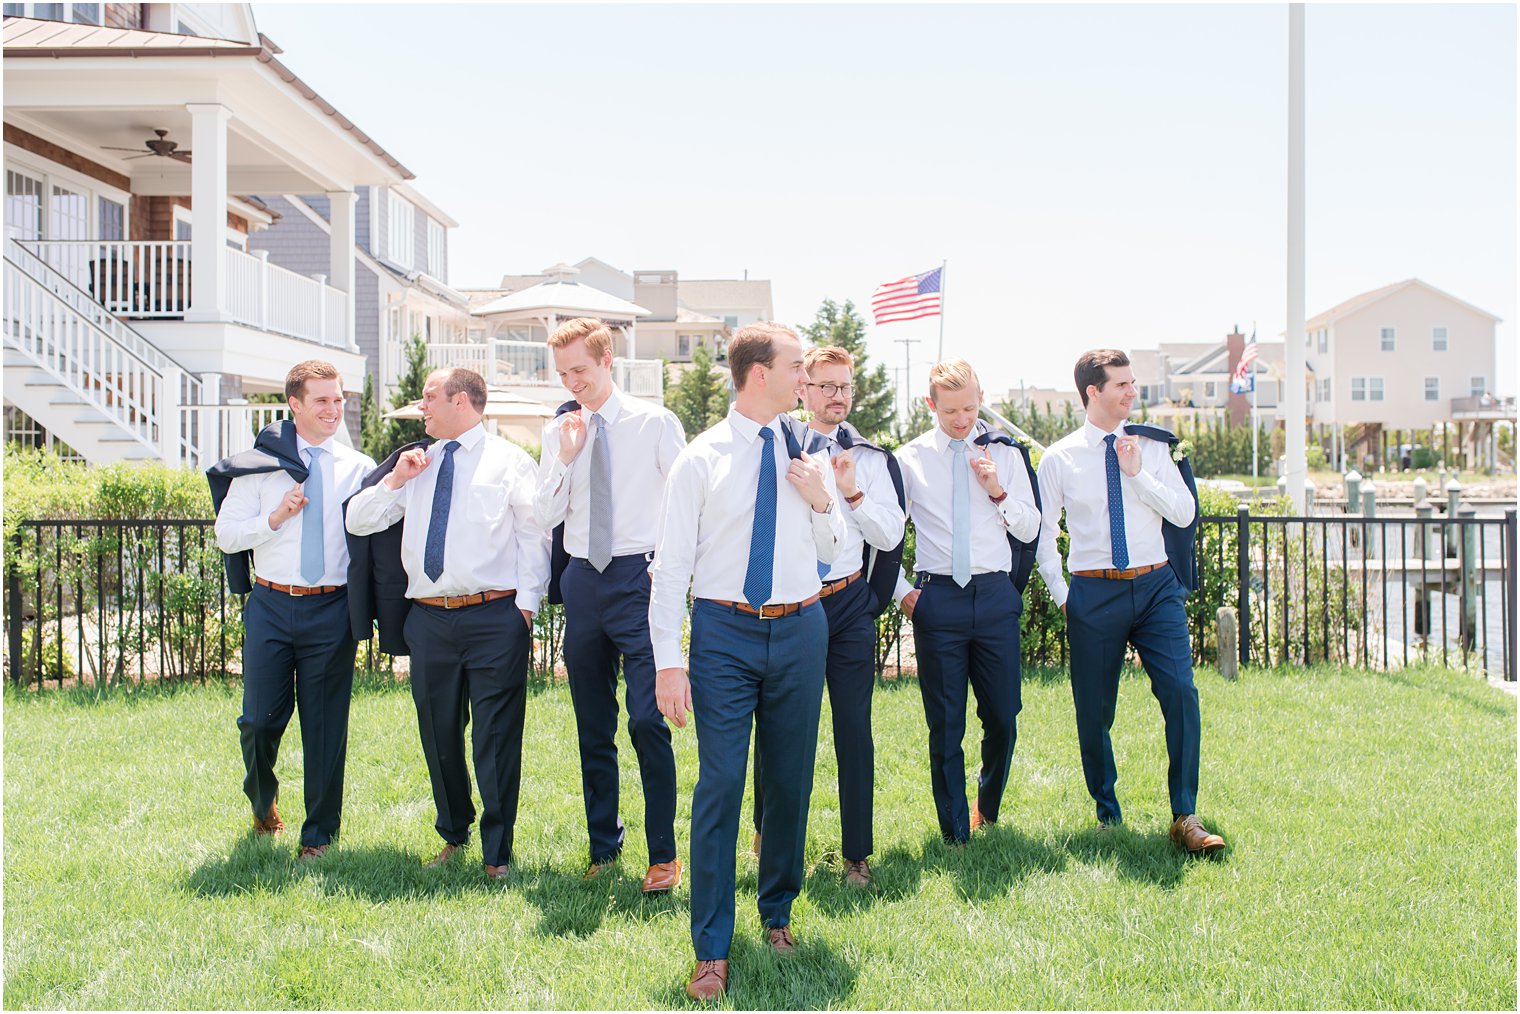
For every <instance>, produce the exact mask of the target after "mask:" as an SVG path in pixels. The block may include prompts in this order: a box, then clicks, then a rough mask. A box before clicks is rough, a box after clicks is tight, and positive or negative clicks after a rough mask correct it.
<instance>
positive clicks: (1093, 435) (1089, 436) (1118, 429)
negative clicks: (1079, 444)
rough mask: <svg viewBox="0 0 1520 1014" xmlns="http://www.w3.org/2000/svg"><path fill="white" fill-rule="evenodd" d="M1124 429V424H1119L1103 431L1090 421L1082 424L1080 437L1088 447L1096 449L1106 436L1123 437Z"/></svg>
mask: <svg viewBox="0 0 1520 1014" xmlns="http://www.w3.org/2000/svg"><path fill="white" fill-rule="evenodd" d="M1124 427H1125V423H1123V422H1121V423H1120V424H1119V425H1117V426H1115V427H1114V428H1113V429H1112V430H1104V429H1099V428H1098V427H1097V426H1095V425H1094V424H1093V423H1092V421H1091V420H1088V421H1086V422H1084V423H1083V424H1082V436H1083V438H1084V439H1085V440H1086V441H1087V446H1088V447H1097V446H1099V445H1101V444H1102V443H1103V438H1104V437H1106V436H1108V435H1109V434H1110V433H1112V434H1114V435H1115V436H1120V437H1122V436H1124Z"/></svg>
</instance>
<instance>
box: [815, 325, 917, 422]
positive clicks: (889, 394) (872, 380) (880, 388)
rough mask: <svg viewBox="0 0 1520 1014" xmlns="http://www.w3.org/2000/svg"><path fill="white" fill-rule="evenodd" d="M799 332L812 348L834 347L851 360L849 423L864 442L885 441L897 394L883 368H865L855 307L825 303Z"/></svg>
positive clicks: (863, 337)
mask: <svg viewBox="0 0 1520 1014" xmlns="http://www.w3.org/2000/svg"><path fill="white" fill-rule="evenodd" d="M800 330H801V331H802V334H803V336H804V337H806V338H807V340H808V341H809V342H811V343H812V344H814V345H837V346H839V347H840V348H842V349H844V350H846V351H847V352H849V353H850V355H851V356H853V357H854V359H855V381H854V383H855V397H854V404H853V407H851V409H850V423H851V425H853V426H854V427H855V428H856V429H857V430H859V431H860V434H861V436H863V437H865V438H866V439H867V440H879V439H880V438H882V437H885V436H886V435H887V434H888V433H889V432H890V431H891V427H892V420H893V417H894V416H895V415H896V411H895V409H894V408H893V405H892V402H893V401H894V400H895V398H896V392H895V391H894V390H893V388H892V385H891V383H890V382H889V381H888V380H887V368H886V367H885V366H881V365H878V366H877V367H876V368H875V369H874V370H873V369H871V368H870V367H869V366H868V365H867V362H868V360H869V357H868V356H867V355H866V322H865V320H864V319H863V318H862V317H861V316H860V314H859V313H857V312H856V311H855V304H854V303H853V302H852V301H850V300H848V299H847V300H845V301H844V304H843V305H840V304H838V303H835V302H834V301H833V300H832V299H825V300H824V301H823V305H821V306H820V307H819V308H818V314H817V316H815V317H814V318H813V322H812V323H811V324H804V325H803V326H802V328H801V329H800Z"/></svg>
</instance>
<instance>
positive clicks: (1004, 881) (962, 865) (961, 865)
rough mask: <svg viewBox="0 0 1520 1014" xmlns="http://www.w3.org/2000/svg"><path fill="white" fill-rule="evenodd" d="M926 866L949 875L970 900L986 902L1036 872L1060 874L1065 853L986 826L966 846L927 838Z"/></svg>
mask: <svg viewBox="0 0 1520 1014" xmlns="http://www.w3.org/2000/svg"><path fill="white" fill-rule="evenodd" d="M923 854H924V858H923V866H924V867H925V868H927V869H934V870H939V871H940V872H942V873H947V874H949V875H950V878H951V879H952V880H953V881H954V882H955V888H956V891H957V892H959V894H960V895H961V897H962V898H965V899H966V900H967V901H986V900H988V899H991V898H996V897H1000V896H1002V895H1005V894H1007V893H1008V892H1009V890H1010V889H1012V887H1013V886H1014V885H1015V884H1017V883H1018V882H1019V881H1021V880H1023V879H1025V878H1026V877H1028V876H1030V875H1031V874H1034V873H1059V872H1061V871H1062V870H1064V869H1065V868H1066V853H1065V852H1062V851H1060V850H1058V849H1053V848H1051V847H1050V846H1049V845H1046V844H1045V843H1044V842H1042V841H1039V840H1037V839H1035V838H1031V837H1029V836H1028V835H1027V834H1024V833H1023V832H1022V831H1019V830H1017V829H1016V828H1012V827H1006V826H1004V825H1002V824H993V825H992V826H991V827H984V828H982V829H981V830H980V831H978V832H977V833H975V834H973V835H972V836H971V840H970V841H969V842H967V843H966V844H965V845H951V844H950V843H948V842H946V841H945V840H944V839H943V838H941V837H940V836H939V835H937V834H935V835H931V836H929V837H927V838H925V839H924V850H923Z"/></svg>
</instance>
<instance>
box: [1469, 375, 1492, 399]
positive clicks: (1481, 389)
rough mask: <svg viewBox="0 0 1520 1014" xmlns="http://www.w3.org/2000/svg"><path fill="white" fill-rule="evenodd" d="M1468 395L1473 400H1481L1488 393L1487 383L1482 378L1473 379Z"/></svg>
mask: <svg viewBox="0 0 1520 1014" xmlns="http://www.w3.org/2000/svg"><path fill="white" fill-rule="evenodd" d="M1469 393H1470V394H1471V395H1472V396H1473V397H1474V398H1481V397H1483V396H1484V395H1485V394H1487V393H1488V382H1487V381H1486V380H1485V379H1484V378H1483V377H1473V378H1472V386H1471V387H1470V388H1469Z"/></svg>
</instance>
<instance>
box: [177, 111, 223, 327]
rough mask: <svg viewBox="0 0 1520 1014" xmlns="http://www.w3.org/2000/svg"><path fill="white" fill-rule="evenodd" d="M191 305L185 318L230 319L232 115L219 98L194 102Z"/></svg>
mask: <svg viewBox="0 0 1520 1014" xmlns="http://www.w3.org/2000/svg"><path fill="white" fill-rule="evenodd" d="M185 108H186V109H187V110H189V111H190V146H191V150H192V151H193V152H194V153H195V158H194V161H192V162H191V163H190V306H189V307H188V308H186V310H185V319H186V320H225V319H226V314H225V313H224V312H223V307H224V305H225V300H224V298H223V294H224V292H225V291H226V287H227V257H226V254H225V253H223V251H224V250H225V249H226V247H227V240H226V239H225V235H226V232H227V121H228V120H229V119H231V118H232V111H231V110H230V109H228V108H227V107H226V106H224V105H221V104H219V103H215V102H191V103H188V104H187V105H186V106H185Z"/></svg>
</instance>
